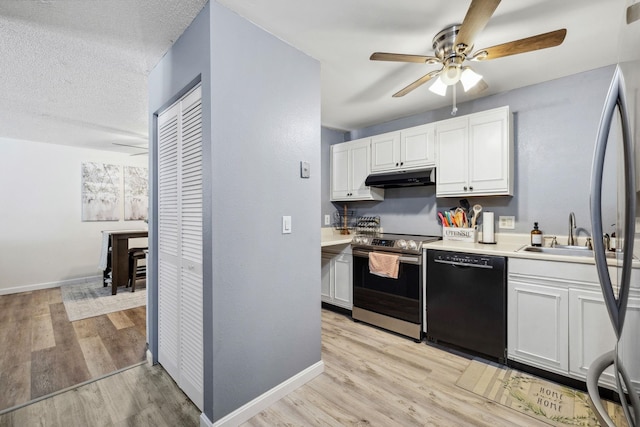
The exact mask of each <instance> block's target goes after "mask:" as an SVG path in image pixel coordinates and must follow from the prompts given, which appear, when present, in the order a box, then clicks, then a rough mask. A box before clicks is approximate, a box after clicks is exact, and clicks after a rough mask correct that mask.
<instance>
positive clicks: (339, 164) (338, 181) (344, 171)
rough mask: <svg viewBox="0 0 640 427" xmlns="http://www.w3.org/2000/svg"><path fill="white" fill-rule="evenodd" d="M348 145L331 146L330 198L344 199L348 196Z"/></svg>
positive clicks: (349, 188) (349, 189) (349, 187)
mask: <svg viewBox="0 0 640 427" xmlns="http://www.w3.org/2000/svg"><path fill="white" fill-rule="evenodd" d="M350 191H351V186H350V182H349V146H348V144H336V145H332V146H331V200H344V199H347V198H348V197H349V193H350Z"/></svg>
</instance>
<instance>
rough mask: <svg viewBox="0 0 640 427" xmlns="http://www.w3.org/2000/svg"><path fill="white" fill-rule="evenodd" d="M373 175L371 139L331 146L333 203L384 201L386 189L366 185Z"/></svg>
mask: <svg viewBox="0 0 640 427" xmlns="http://www.w3.org/2000/svg"><path fill="white" fill-rule="evenodd" d="M370 173H371V138H365V139H358V140H355V141H350V142H345V143H342V144H334V145H332V146H331V201H347V200H348V201H355V200H383V199H384V189H381V188H371V187H367V186H365V185H364V182H365V180H366V179H367V176H369V174H370Z"/></svg>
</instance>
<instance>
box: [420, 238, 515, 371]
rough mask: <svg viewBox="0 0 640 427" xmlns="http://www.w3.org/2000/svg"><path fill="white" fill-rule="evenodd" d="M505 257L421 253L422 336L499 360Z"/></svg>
mask: <svg viewBox="0 0 640 427" xmlns="http://www.w3.org/2000/svg"><path fill="white" fill-rule="evenodd" d="M506 284H507V259H506V258H505V257H500V256H486V255H478V254H467V253H460V252H450V251H441V250H432V249H430V250H428V251H427V283H426V290H427V294H426V300H427V303H426V308H427V313H426V315H427V317H426V319H427V340H429V341H432V342H436V343H438V344H443V345H445V346H446V345H447V344H451V345H452V346H454V347H457V348H459V349H462V350H469V351H470V352H472V353H476V354H479V355H482V356H485V357H488V358H490V359H492V360H497V361H498V362H500V363H506V349H507V314H506V306H507V304H506V302H507V290H506Z"/></svg>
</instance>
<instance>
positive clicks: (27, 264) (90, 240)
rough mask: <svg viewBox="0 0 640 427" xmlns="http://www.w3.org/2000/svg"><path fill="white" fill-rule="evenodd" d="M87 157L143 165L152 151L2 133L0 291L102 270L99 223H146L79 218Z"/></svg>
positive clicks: (103, 226) (74, 279)
mask: <svg viewBox="0 0 640 427" xmlns="http://www.w3.org/2000/svg"><path fill="white" fill-rule="evenodd" d="M83 162H101V163H111V164H117V165H123V166H124V165H128V166H144V167H146V166H147V157H146V156H129V155H128V154H123V153H113V152H108V151H98V150H91V149H81V148H74V147H68V146H62V145H54V144H45V143H38V142H31V141H20V140H13V139H3V138H0V294H7V293H13V292H23V291H28V290H33V289H39V288H46V287H54V286H58V285H60V284H64V283H73V282H77V281H83V280H84V278H87V277H95V276H99V275H100V276H101V275H102V272H101V271H100V270H98V261H99V257H100V245H101V241H102V240H101V239H102V236H101V230H116V229H144V228H146V224H145V223H144V222H143V221H123V220H120V221H109V222H104V221H102V222H82V221H81V197H80V190H81V164H82V163H83ZM120 212H121V213H122V215H124V208H123V207H121V210H120Z"/></svg>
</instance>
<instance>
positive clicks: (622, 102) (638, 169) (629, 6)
mask: <svg viewBox="0 0 640 427" xmlns="http://www.w3.org/2000/svg"><path fill="white" fill-rule="evenodd" d="M614 6H615V7H620V10H621V17H620V28H619V34H618V43H617V48H618V65H617V66H616V69H615V72H614V76H613V79H612V82H611V85H610V87H609V92H608V95H607V99H606V101H605V105H604V108H603V112H602V117H601V120H600V125H599V129H598V134H597V138H596V145H595V150H594V156H593V166H592V176H591V200H590V205H591V228H592V232H593V241H594V251H595V260H596V268H597V270H598V277H599V280H600V286H601V289H602V294H603V300H604V305H605V306H606V310H607V312H608V315H609V316H608V317H609V320H610V322H611V328H612V333H613V334H614V335H615V339H614V340H612V341H614V342H615V344H614V345H613V348H611V349H610V350H609V351H607V352H605V353H604V354H602V355H601V356H600V357H598V358H596V359H595V360H594V361H593V362H592V363H591V365H590V366H589V370H588V374H587V388H588V392H589V398H590V403H591V406H592V408H593V409H594V411H595V412H596V415H597V417H598V418H599V421H600V423H601V424H602V425H607V426H615V424H614V423H613V421H612V420H611V418H610V417H609V415H608V414H607V412H606V410H605V407H604V405H603V402H602V399H601V397H600V395H599V390H598V382H599V380H600V378H601V376H602V374H603V373H604V372H605V371H606V372H609V373H612V375H613V377H614V378H615V389H616V391H617V392H618V394H619V395H620V398H621V401H622V402H623V405H622V406H623V409H624V412H625V417H626V418H627V421H628V424H629V426H633V427H638V426H640V397H639V395H638V387H639V386H640V384H639V382H638V381H639V378H640V332H639V331H640V307H639V306H638V304H636V302H637V301H640V297H638V295H640V261H639V260H640V239H639V237H640V234H636V233H637V232H638V233H640V230H636V228H637V227H636V224H637V223H639V220H640V218H638V217H637V215H638V214H639V211H640V209H639V206H640V197H639V195H638V191H639V190H640V19H639V18H640V2H637V0H618V1H617V2H615V3H613V2H612V7H614ZM607 183H613V187H614V188H613V189H611V188H608V186H607V185H606V184H607ZM609 191H615V194H617V200H616V201H615V202H614V204H615V205H616V206H614V207H613V208H614V209H615V210H616V211H617V212H616V216H615V224H613V225H611V224H608V223H605V224H603V217H604V218H610V217H611V216H609V215H608V214H607V212H605V210H607V209H611V206H610V205H608V204H607V205H603V194H607V192H609ZM607 222H608V221H607ZM613 229H614V230H615V243H616V245H615V251H611V250H607V248H606V247H605V244H606V242H608V241H609V240H608V239H606V240H605V239H603V238H602V237H603V236H604V234H607V233H609V232H611V230H613ZM611 241H613V240H611ZM634 265H635V267H636V268H633V267H634ZM630 296H631V300H632V301H633V302H634V303H633V304H631V305H630V304H629V301H630ZM627 400H628V401H630V404H626V403H625V402H627Z"/></svg>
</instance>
